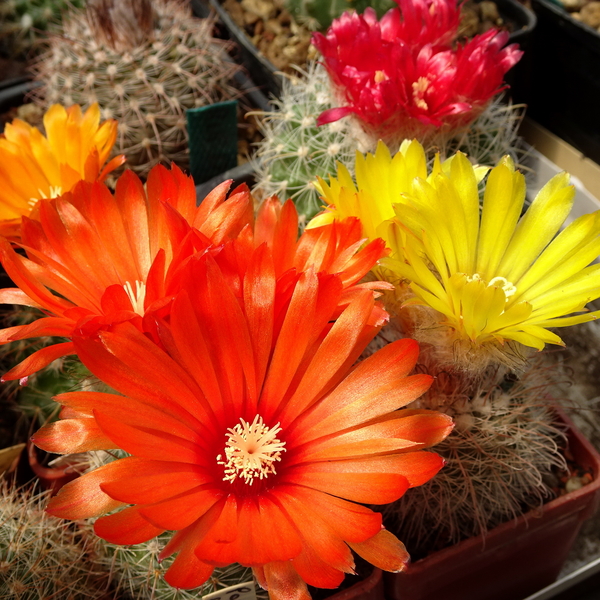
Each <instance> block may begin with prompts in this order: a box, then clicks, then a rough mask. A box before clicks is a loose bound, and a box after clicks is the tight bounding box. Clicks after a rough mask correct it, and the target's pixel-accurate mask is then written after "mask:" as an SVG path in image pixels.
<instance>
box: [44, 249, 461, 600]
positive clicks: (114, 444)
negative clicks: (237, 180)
mask: <svg viewBox="0 0 600 600" xmlns="http://www.w3.org/2000/svg"><path fill="white" fill-rule="evenodd" d="M196 258H197V260H195V261H194V274H193V275H194V276H193V277H191V278H190V279H189V280H188V281H189V286H188V287H185V288H184V289H182V291H181V292H180V293H179V294H178V295H177V297H176V298H175V300H174V302H173V306H172V309H171V313H170V319H169V321H168V322H167V321H166V320H160V319H159V327H158V332H159V335H160V337H161V346H162V348H161V347H159V345H157V344H155V343H153V342H152V341H151V340H149V339H148V338H147V337H146V336H145V335H144V334H143V333H142V332H140V331H139V330H138V329H137V328H136V327H135V326H133V325H132V324H131V323H130V322H125V323H120V324H116V325H114V326H110V327H108V328H107V329H106V330H104V331H99V332H98V334H97V335H96V336H94V337H85V336H77V335H76V336H75V337H74V344H75V348H76V350H77V352H78V354H79V356H80V358H81V360H82V361H83V363H84V364H85V365H86V366H87V367H88V368H89V369H90V370H91V371H92V372H93V373H94V374H95V375H96V376H98V377H99V378H100V379H101V380H102V381H104V382H106V383H107V384H108V385H110V386H111V387H112V388H114V389H115V390H116V391H117V392H119V393H120V394H123V396H119V395H115V394H101V393H95V392H73V393H67V394H62V395H60V396H58V397H57V400H58V401H59V402H60V403H62V404H63V406H64V409H63V414H62V416H63V420H61V421H58V422H56V423H54V424H51V425H48V426H46V427H44V428H43V429H41V430H40V431H39V432H38V433H37V434H36V435H35V436H34V441H35V443H36V444H38V445H39V446H40V447H42V448H45V449H46V450H49V451H53V452H59V453H65V452H78V451H83V450H92V449H110V448H121V449H123V450H125V451H126V452H127V453H128V454H130V456H129V457H127V458H123V459H120V460H116V461H114V462H112V463H110V464H108V465H105V466H103V467H101V468H99V469H96V470H95V471H92V472H90V473H87V474H86V475H83V476H82V477H80V478H79V479H77V480H76V481H74V482H72V483H70V484H68V485H66V486H65V487H63V488H62V490H61V491H60V492H59V494H58V495H57V496H56V497H55V498H54V499H53V500H52V501H51V502H50V505H49V507H48V511H49V512H50V513H51V514H54V515H56V516H59V517H63V518H69V519H80V518H87V517H93V516H98V515H103V514H106V513H110V512H112V511H114V510H115V509H121V510H120V511H119V512H115V513H113V514H109V515H108V516H102V517H100V518H99V519H98V520H97V521H96V523H95V530H96V533H97V534H98V535H99V536H101V537H103V538H104V539H106V540H109V541H111V542H113V543H117V544H135V543H141V542H143V541H146V540H149V539H151V538H153V537H155V536H156V535H158V534H160V533H162V532H163V531H165V530H171V531H174V532H175V533H174V535H173V537H172V538H171V541H170V542H169V543H168V545H167V546H166V548H165V549H164V551H163V552H162V556H163V558H164V557H168V556H170V555H172V554H174V553H176V554H177V556H176V558H175V560H174V562H173V563H172V565H171V566H170V567H169V569H168V571H167V574H166V580H167V581H168V582H169V583H170V584H171V585H173V586H175V587H179V588H193V587H196V586H199V585H201V584H202V583H203V582H204V581H206V580H207V579H208V577H209V576H210V575H211V573H212V571H213V569H214V568H215V566H225V565H227V564H230V563H233V562H238V563H241V564H243V565H247V566H251V567H252V568H253V570H254V573H255V574H256V577H257V579H258V581H259V582H260V583H261V584H262V585H263V586H264V587H266V588H268V589H269V593H270V596H271V599H272V600H283V599H284V598H291V597H293V598H296V599H298V600H305V599H307V598H309V595H308V592H307V589H306V584H307V583H308V584H310V585H315V586H318V587H325V588H333V587H336V586H338V585H339V584H340V582H341V580H342V579H343V577H344V573H352V572H353V569H354V560H353V557H352V553H351V551H350V549H353V550H354V551H356V552H357V553H358V554H359V555H361V556H363V557H364V558H366V559H367V560H368V561H370V562H372V563H373V564H375V565H376V566H378V567H380V568H383V569H387V570H391V571H399V570H402V569H404V568H405V565H406V562H407V559H408V555H407V553H406V550H405V549H404V547H403V545H402V544H401V543H400V542H399V541H398V540H397V539H396V538H395V537H394V536H393V535H392V534H390V533H389V532H388V531H386V530H385V529H382V525H381V515H379V514H377V513H374V512H372V511H371V510H369V509H368V508H366V507H365V506H363V504H383V503H387V502H391V501H394V500H395V499H397V498H398V497H400V496H401V495H402V494H403V493H404V492H405V491H406V489H408V488H409V487H412V486H416V485H420V484H422V483H424V482H425V481H427V480H428V479H430V478H431V477H432V476H433V475H434V474H435V473H436V472H437V471H438V470H439V468H440V467H441V466H442V459H441V458H440V457H439V456H437V455H436V454H433V453H430V452H426V451H423V448H426V447H428V446H430V445H432V444H434V443H437V442H438V441H440V440H441V439H443V438H444V437H445V436H446V435H447V434H448V433H449V432H450V430H451V428H452V424H451V419H450V418H449V417H447V416H446V415H443V414H440V413H436V412H431V411H422V410H401V411H398V410H397V409H398V408H401V407H402V406H404V405H406V404H407V403H409V402H410V401H412V400H414V399H415V398H417V397H418V396H420V395H421V394H422V393H423V392H424V391H425V390H426V389H427V388H428V387H429V385H430V381H431V378H430V377H429V376H428V375H412V376H407V375H408V373H409V372H410V371H411V370H412V368H413V367H414V365H415V362H416V359H417V354H418V349H417V345H416V343H415V342H414V341H412V340H401V341H398V342H395V343H393V344H390V345H388V346H386V347H385V348H384V349H382V350H381V351H379V352H378V353H376V354H374V355H373V356H372V357H370V358H368V359H367V360H365V361H363V362H362V363H360V364H358V365H357V366H356V367H355V368H354V369H352V365H353V363H354V362H355V360H356V359H357V358H358V356H359V355H360V353H361V351H362V350H363V349H364V347H365V346H366V344H367V343H368V342H369V340H370V339H372V337H373V336H374V335H375V333H376V332H377V331H378V330H379V328H380V327H381V325H382V324H383V322H384V321H385V319H382V318H380V317H379V316H378V315H380V314H381V312H380V311H381V309H380V308H378V307H377V305H376V302H375V300H374V297H373V293H372V292H371V291H370V290H367V289H362V290H358V291H357V293H356V294H355V297H354V298H353V299H352V300H351V302H350V303H349V304H348V305H347V306H346V308H345V309H344V310H343V311H342V313H341V314H340V315H339V317H338V318H336V319H332V317H333V315H334V313H335V312H336V311H337V308H336V307H337V306H339V304H340V303H341V298H342V295H343V293H344V286H343V283H342V281H341V278H340V277H339V276H337V275H327V274H321V275H317V274H315V273H314V271H313V270H312V269H309V270H307V271H305V272H303V273H302V274H301V275H300V277H299V278H298V279H297V281H296V282H295V284H294V286H293V288H294V289H293V293H292V294H291V302H290V303H289V305H288V306H287V308H285V310H283V314H280V312H281V311H280V299H279V297H278V296H279V293H280V287H279V285H278V280H277V277H276V267H275V261H276V256H275V254H274V253H273V252H272V251H271V250H270V249H269V248H268V246H267V245H266V244H264V243H263V244H261V245H260V246H259V247H258V248H256V249H255V250H254V251H253V252H252V253H251V255H250V256H249V257H248V259H247V269H246V273H245V275H244V277H243V279H242V288H241V290H237V289H235V287H231V286H230V284H229V281H230V280H229V277H228V275H227V273H224V272H223V271H222V270H221V269H220V268H219V266H218V264H217V262H216V261H215V259H214V258H213V256H211V255H210V254H209V253H204V254H202V255H201V256H200V255H198V256H197V257H196ZM278 321H279V322H280V324H279V325H278Z"/></svg>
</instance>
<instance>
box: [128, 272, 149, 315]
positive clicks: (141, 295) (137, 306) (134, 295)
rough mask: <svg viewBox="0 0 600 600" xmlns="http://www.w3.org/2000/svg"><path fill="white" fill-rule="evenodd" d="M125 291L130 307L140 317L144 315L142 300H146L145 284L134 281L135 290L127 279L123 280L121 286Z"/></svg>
mask: <svg viewBox="0 0 600 600" xmlns="http://www.w3.org/2000/svg"><path fill="white" fill-rule="evenodd" d="M123 288H124V289H125V293H126V294H127V296H128V297H129V301H130V302H131V308H133V312H136V313H137V314H138V315H140V317H143V316H144V301H145V300H146V284H145V283H144V282H142V281H138V280H137V279H136V281H135V291H133V286H132V285H131V284H130V283H129V281H126V282H125V285H124V286H123Z"/></svg>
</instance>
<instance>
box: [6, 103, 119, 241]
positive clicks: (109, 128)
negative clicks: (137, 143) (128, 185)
mask: <svg viewBox="0 0 600 600" xmlns="http://www.w3.org/2000/svg"><path fill="white" fill-rule="evenodd" d="M44 128H45V130H46V136H44V135H43V134H42V133H41V132H40V131H39V129H37V128H36V127H32V126H31V125H28V124H27V123H25V122H24V121H21V120H20V119H15V120H14V121H13V122H12V123H8V124H7V125H6V128H5V131H4V135H2V136H0V235H2V236H4V237H9V238H12V239H15V238H18V235H19V228H20V224H21V217H22V216H29V215H31V214H32V213H33V214H35V209H36V207H37V204H38V201H39V200H40V199H42V198H55V197H56V196H60V195H61V194H63V193H65V192H68V191H70V190H72V189H73V187H74V186H75V184H76V183H77V182H78V181H82V180H83V181H89V182H92V181H103V180H104V178H105V177H106V176H107V175H108V174H109V173H110V172H111V171H113V170H114V169H116V168H117V167H119V166H120V165H122V164H123V162H125V156H124V155H120V156H116V157H115V158H113V159H112V160H111V161H110V162H108V163H107V164H105V163H106V161H107V160H108V157H109V155H110V153H111V151H112V148H113V146H114V143H115V140H116V138H117V122H116V121H115V120H113V119H109V120H107V121H104V122H103V123H102V124H100V109H99V107H98V104H93V105H92V106H90V108H88V109H87V110H86V111H85V113H84V114H82V113H81V108H80V107H79V106H78V105H73V106H71V107H70V108H67V109H65V107H64V106H62V105H60V104H53V105H52V106H51V107H50V108H49V109H48V111H47V112H46V114H45V115H44Z"/></svg>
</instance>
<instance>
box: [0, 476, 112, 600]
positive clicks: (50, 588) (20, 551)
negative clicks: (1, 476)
mask: <svg viewBox="0 0 600 600" xmlns="http://www.w3.org/2000/svg"><path fill="white" fill-rule="evenodd" d="M47 500H48V494H39V495H36V494H35V493H34V492H31V491H29V492H28V491H25V490H18V489H15V488H13V487H10V485H9V484H8V482H6V481H5V482H3V483H1V484H0V600H40V599H41V598H43V599H50V598H56V599H60V600H94V599H100V598H108V597H109V596H107V594H106V592H107V584H108V578H107V576H106V574H105V573H103V572H102V571H100V570H99V569H98V567H97V566H94V565H92V563H91V562H90V556H91V555H92V554H93V553H94V546H95V544H96V542H95V541H94V538H93V537H92V536H90V535H88V534H86V533H85V532H82V531H80V530H79V529H78V528H77V527H75V526H74V525H73V524H72V523H68V522H66V521H62V520H61V519H57V518H55V517H51V516H49V515H48V514H46V513H45V512H44V507H45V505H46V503H47Z"/></svg>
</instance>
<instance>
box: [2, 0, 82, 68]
mask: <svg viewBox="0 0 600 600" xmlns="http://www.w3.org/2000/svg"><path fill="white" fill-rule="evenodd" d="M71 6H76V7H81V6H83V1H82V0H2V2H0V48H2V49H3V50H4V51H5V52H6V53H8V54H9V55H13V56H14V55H23V54H27V53H29V52H30V51H31V50H32V49H35V47H36V45H37V42H39V34H40V33H41V32H44V31H47V30H49V29H51V28H52V26H53V25H56V24H57V23H58V21H59V20H60V17H61V15H62V13H63V12H64V11H66V10H67V9H68V8H69V7H71Z"/></svg>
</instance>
